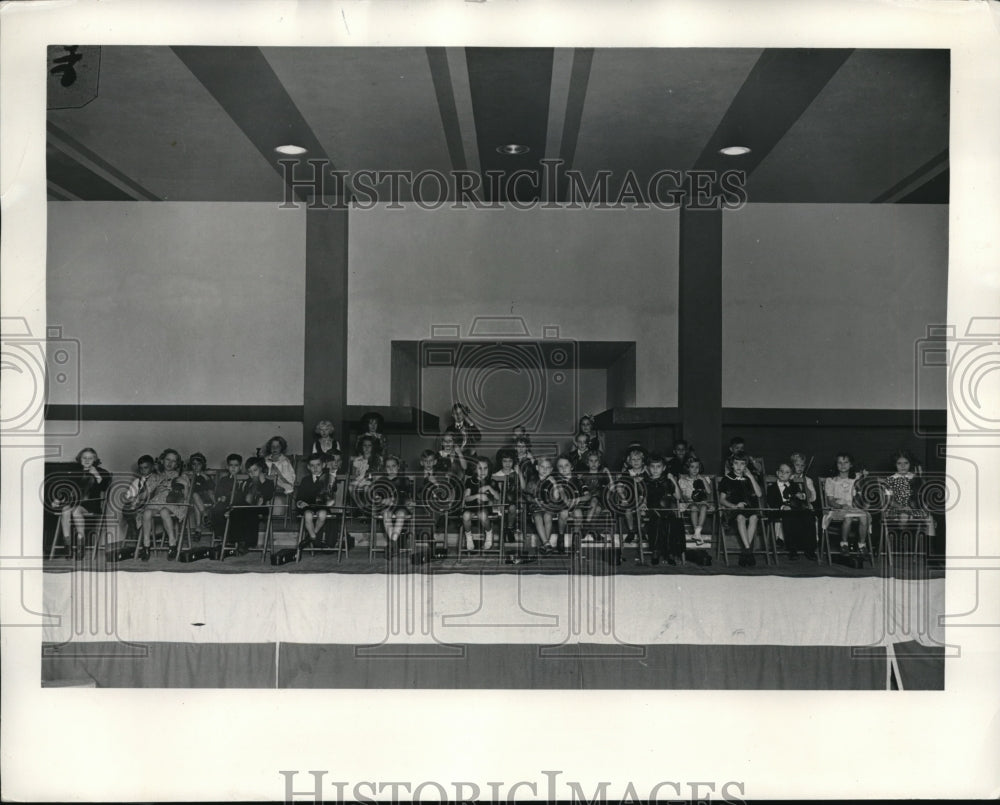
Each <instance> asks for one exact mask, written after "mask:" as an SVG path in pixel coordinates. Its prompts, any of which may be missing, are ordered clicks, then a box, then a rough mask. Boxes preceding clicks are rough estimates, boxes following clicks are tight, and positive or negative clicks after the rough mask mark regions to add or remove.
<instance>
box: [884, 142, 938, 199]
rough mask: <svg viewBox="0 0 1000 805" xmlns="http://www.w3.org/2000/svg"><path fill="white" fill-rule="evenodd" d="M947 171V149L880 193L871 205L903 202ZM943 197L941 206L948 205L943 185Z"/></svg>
mask: <svg viewBox="0 0 1000 805" xmlns="http://www.w3.org/2000/svg"><path fill="white" fill-rule="evenodd" d="M947 171H948V149H947V148H945V149H944V150H943V151H942V152H941V153H939V154H936V155H935V156H934V157H932V158H931V159H929V160H927V162H925V163H924V164H923V165H921V166H920V167H919V168H917V169H916V170H915V171H913V173H911V174H910V175H909V176H905V177H904V178H903V179H901V180H900V181H898V182H896V184H894V185H893V186H892V187H890V188H889V189H888V190H886V191H885V192H884V193H880V194H879V195H877V196H876V197H875V198H873V199H872V203H873V204H892V203H894V202H897V201H905V199H906V198H907V197H909V196H910V195H912V194H913V193H915V192H917V191H918V190H920V189H921V188H922V187H924V186H926V185H927V184H929V183H931V182H933V181H934V180H935V179H937V178H938V177H939V176H940V175H941V174H942V173H947ZM944 188H945V196H944V199H943V201H942V202H941V203H942V204H947V203H948V185H947V183H945V186H944Z"/></svg>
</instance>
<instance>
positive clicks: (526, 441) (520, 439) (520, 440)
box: [514, 436, 531, 449]
mask: <svg viewBox="0 0 1000 805" xmlns="http://www.w3.org/2000/svg"><path fill="white" fill-rule="evenodd" d="M518 444H523V445H524V446H525V447H527V448H528V449H531V439H529V438H528V437H527V436H518V437H517V438H516V439H514V447H517V446H518Z"/></svg>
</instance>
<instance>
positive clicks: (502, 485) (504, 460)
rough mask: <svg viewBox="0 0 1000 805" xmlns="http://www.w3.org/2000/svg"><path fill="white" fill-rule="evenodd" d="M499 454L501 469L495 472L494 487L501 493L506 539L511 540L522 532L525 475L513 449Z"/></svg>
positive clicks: (493, 477) (504, 450)
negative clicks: (522, 499) (521, 507)
mask: <svg viewBox="0 0 1000 805" xmlns="http://www.w3.org/2000/svg"><path fill="white" fill-rule="evenodd" d="M498 455H499V464H500V469H498V470H497V471H496V472H495V473H493V476H492V480H493V486H494V488H495V489H496V490H497V492H499V493H500V506H501V510H500V513H501V514H502V515H503V527H504V539H505V540H507V541H508V542H511V541H514V540H515V538H516V537H519V536H520V534H521V525H520V522H519V518H518V505H519V504H520V502H521V490H522V489H524V476H523V475H521V468H520V467H518V466H517V464H516V463H515V461H514V451H513V450H511V449H507V448H505V449H502V450H501V451H500V452H499V453H498ZM517 541H520V540H517Z"/></svg>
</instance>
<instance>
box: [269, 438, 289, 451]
mask: <svg viewBox="0 0 1000 805" xmlns="http://www.w3.org/2000/svg"><path fill="white" fill-rule="evenodd" d="M273 442H277V443H278V444H279V445H281V452H282V453H285V452H287V451H288V442H287V441H285V438H284V437H283V436H272V437H271V438H270V439H268V440H267V442H266V443H265V444H264V447H265V448H266V450H267V451H268V452H269V453H270V452H271V444H272V443H273Z"/></svg>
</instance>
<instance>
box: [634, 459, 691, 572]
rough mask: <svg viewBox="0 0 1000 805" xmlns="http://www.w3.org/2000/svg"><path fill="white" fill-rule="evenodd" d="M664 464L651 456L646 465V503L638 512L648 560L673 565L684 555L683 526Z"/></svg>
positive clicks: (672, 485)
mask: <svg viewBox="0 0 1000 805" xmlns="http://www.w3.org/2000/svg"><path fill="white" fill-rule="evenodd" d="M666 469H667V462H666V459H664V458H663V456H661V455H659V454H658V453H653V454H652V455H651V456H650V457H649V463H648V464H647V466H646V470H647V478H646V483H645V498H646V499H645V501H644V502H643V503H642V504H641V505H640V511H641V512H642V514H643V515H645V517H646V519H647V523H648V529H649V531H648V534H649V548H650V551H651V553H652V557H651V559H650V561H651V562H652V564H654V565H658V564H660V559H661V558H662V559H666V560H667V564H671V565H676V564H677V560H678V559H682V558H683V556H684V548H685V540H684V525H683V524H682V523H681V521H680V519H679V518H678V517H677V487H676V486H675V484H674V481H673V479H672V478H671V477H670V476H669V475H668V474H667V472H666Z"/></svg>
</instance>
